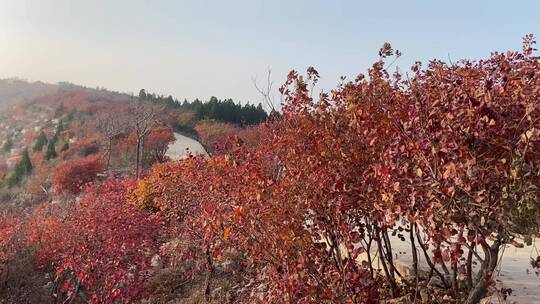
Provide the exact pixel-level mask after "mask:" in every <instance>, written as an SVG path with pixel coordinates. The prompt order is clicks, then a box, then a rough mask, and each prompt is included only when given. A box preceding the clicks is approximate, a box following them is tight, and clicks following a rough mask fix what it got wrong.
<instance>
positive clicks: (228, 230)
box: [223, 226, 231, 240]
mask: <svg viewBox="0 0 540 304" xmlns="http://www.w3.org/2000/svg"><path fill="white" fill-rule="evenodd" d="M230 236H231V226H228V227H225V229H223V239H224V240H228V239H229V237H230Z"/></svg>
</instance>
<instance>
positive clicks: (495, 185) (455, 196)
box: [135, 37, 540, 303]
mask: <svg viewBox="0 0 540 304" xmlns="http://www.w3.org/2000/svg"><path fill="white" fill-rule="evenodd" d="M531 41H532V39H531V37H527V38H526V40H525V47H524V51H523V52H508V53H506V54H499V53H495V54H493V55H492V57H491V58H489V59H487V60H483V61H479V62H468V61H463V62H461V63H460V64H457V65H446V64H444V63H441V62H432V63H430V65H429V66H428V68H427V69H426V70H422V69H421V68H420V66H419V65H415V66H414V67H413V72H414V73H415V75H414V76H413V77H412V78H411V79H407V80H403V79H402V77H401V75H400V74H399V73H396V74H395V75H393V77H391V76H390V75H389V74H388V72H387V71H386V70H385V69H384V60H385V58H386V57H388V56H391V55H392V54H394V51H393V50H392V48H391V47H390V45H388V44H385V46H384V47H383V49H381V51H380V55H381V60H380V61H378V62H376V63H375V64H374V65H373V67H372V68H371V69H370V70H369V75H368V76H364V75H360V76H359V77H357V78H356V79H355V80H354V81H351V82H348V83H345V84H343V85H342V86H340V87H338V88H337V89H336V90H334V91H332V94H331V96H330V95H328V94H324V93H323V94H321V95H320V96H319V100H315V99H314V98H313V97H312V96H311V93H310V92H311V90H310V87H311V85H312V84H314V83H316V82H317V80H318V74H317V72H316V71H315V70H314V69H311V68H310V69H309V70H308V73H307V75H306V76H305V77H303V76H300V75H298V74H297V73H296V72H291V73H290V74H289V77H288V80H287V83H286V84H285V85H284V86H283V87H282V89H281V90H282V93H283V94H284V95H285V98H286V104H285V105H284V107H283V118H282V119H281V120H277V121H276V122H274V123H273V124H272V125H271V128H269V131H270V132H271V136H270V138H271V139H270V140H268V141H266V142H265V144H266V145H264V146H261V147H259V148H257V149H255V150H251V151H250V150H245V149H243V148H242V147H241V146H240V147H236V148H233V151H231V152H229V154H228V155H222V156H216V157H213V158H212V159H209V160H204V159H201V158H194V159H190V160H188V161H186V162H184V163H181V164H177V165H174V166H176V167H174V168H169V169H168V170H163V171H161V172H160V171H159V170H157V171H156V172H151V173H150V175H149V176H148V177H147V178H146V179H145V180H144V181H143V183H141V184H140V185H139V188H138V190H140V191H139V192H138V193H137V191H136V192H135V196H136V197H139V198H141V197H145V199H143V200H142V201H144V202H145V204H144V205H145V206H150V207H151V209H152V208H155V209H157V210H158V211H159V212H163V213H164V214H165V215H169V216H171V217H172V218H173V219H175V221H176V222H177V224H178V225H180V227H181V228H182V229H186V230H187V231H189V233H190V234H192V235H193V236H194V237H196V238H197V239H199V240H204V241H203V242H198V243H195V244H196V246H200V247H198V250H195V252H199V253H201V252H207V253H210V257H211V258H212V259H213V260H214V261H215V260H217V259H218V258H221V259H222V258H224V257H223V254H225V253H227V255H226V256H225V258H230V259H233V258H235V257H234V256H235V255H237V253H241V256H242V258H241V261H242V263H243V265H244V266H245V270H246V273H247V274H249V275H252V276H251V277H250V279H251V280H253V281H255V282H259V283H260V284H258V285H254V286H256V287H255V288H256V291H254V292H253V294H254V295H257V297H258V298H259V299H260V300H263V301H265V302H273V303H283V302H303V303H320V302H333V303H335V302H337V303H349V302H353V303H354V302H358V303H366V302H367V303H370V302H375V301H377V300H378V299H387V298H395V297H397V296H399V295H403V294H406V295H409V296H410V298H411V299H413V298H417V297H419V295H418V294H416V293H417V292H418V290H419V289H421V288H426V287H425V285H426V282H427V281H428V280H430V279H431V277H433V276H437V277H439V279H440V281H441V284H442V286H443V287H442V288H440V289H434V290H431V292H430V295H431V296H432V297H442V296H444V295H446V296H448V297H453V298H455V299H459V301H465V302H466V303H476V302H477V301H479V299H480V298H481V297H482V296H484V295H485V294H486V293H487V292H488V286H489V285H490V284H491V283H492V280H491V277H492V273H493V271H494V269H495V266H496V265H497V262H498V259H499V249H500V248H501V246H502V245H503V244H511V243H513V242H514V240H515V238H517V237H519V236H525V237H526V238H527V237H529V238H530V237H532V236H535V235H537V234H538V233H539V226H538V225H537V223H538V221H537V219H538V217H539V216H540V206H539V205H538V202H539V201H540V194H539V192H538V185H539V184H540V177H539V174H538V172H540V154H538V153H536V152H535V151H537V150H538V149H539V148H540V131H539V130H540V107H539V105H538V100H540V72H539V71H540V63H539V58H538V57H536V56H534V55H533V53H532V51H531V50H532V47H531ZM171 178H173V179H174V180H177V181H179V182H178V183H172V184H167V183H162V182H163V181H167V180H169V179H171ZM178 185H182V186H181V189H182V191H181V192H180V193H176V192H174V191H176V190H177V187H178ZM144 187H145V188H144ZM143 188H144V189H143ZM143 190H144V191H143ZM170 193H176V194H175V195H169V194H170ZM147 194H151V195H149V196H145V195H147ZM141 195H142V196H141ZM135 201H137V200H135ZM139 201H140V200H139ZM185 203H189V204H191V205H190V208H191V209H190V211H189V212H188V213H187V217H184V216H181V217H178V215H177V211H178V210H179V208H180V210H182V209H181V208H183V207H184V206H185ZM180 214H184V213H180ZM197 214H201V215H204V216H195V217H193V218H191V216H190V215H197ZM391 234H396V235H397V236H399V238H402V239H405V238H408V239H409V241H410V242H411V244H412V248H411V252H414V253H416V252H417V248H416V246H415V244H418V245H419V248H418V249H419V250H420V252H419V253H417V254H413V261H414V263H413V265H412V266H413V272H412V276H409V277H405V276H403V274H401V273H400V272H399V271H398V269H397V268H396V263H395V261H394V259H393V255H394V253H393V251H392V242H394V241H392V240H391V238H390V235H391ZM197 244H198V245H197ZM215 244H217V245H215ZM208 248H210V249H211V250H210V251H208ZM223 248H229V249H231V250H223ZM466 248H470V249H469V250H470V251H469V252H470V253H469V254H467V255H465V252H466V250H465V249H466ZM216 249H219V250H216ZM232 249H234V250H232ZM375 252H376V253H377V258H375V257H374V255H373V254H374V253H375ZM235 253H236V254H235ZM368 253H371V255H370V254H368ZM363 254H366V255H367V256H366V257H365V258H366V259H367V261H366V262H362V263H360V262H359V261H358V260H357V258H358V257H360V256H361V255H363ZM419 255H422V258H425V260H427V263H428V265H429V266H430V268H431V274H430V275H429V277H427V276H424V275H422V274H421V273H420V272H418V269H417V267H418V261H419V259H420V257H419ZM480 255H482V256H484V257H485V258H483V259H482V260H477V258H478V256H480ZM199 258H200V259H202V255H201V256H199ZM375 259H377V260H378V262H379V263H380V265H381V269H380V270H377V269H374V268H372V265H373V262H375ZM473 263H478V264H480V267H479V269H475V268H473V267H472V264H473ZM445 273H447V274H448V275H449V276H450V277H452V278H453V279H452V280H448V276H445V275H444V274H445Z"/></svg>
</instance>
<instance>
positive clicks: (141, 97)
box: [139, 89, 147, 100]
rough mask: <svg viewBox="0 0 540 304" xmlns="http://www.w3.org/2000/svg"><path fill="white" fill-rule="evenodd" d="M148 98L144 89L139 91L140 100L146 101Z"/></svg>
mask: <svg viewBox="0 0 540 304" xmlns="http://www.w3.org/2000/svg"><path fill="white" fill-rule="evenodd" d="M146 98H147V96H146V91H145V90H144V89H141V90H140V91H139V99H140V100H146Z"/></svg>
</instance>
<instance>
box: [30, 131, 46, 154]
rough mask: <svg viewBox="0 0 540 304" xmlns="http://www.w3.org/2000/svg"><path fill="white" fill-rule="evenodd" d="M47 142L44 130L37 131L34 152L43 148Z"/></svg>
mask: <svg viewBox="0 0 540 304" xmlns="http://www.w3.org/2000/svg"><path fill="white" fill-rule="evenodd" d="M46 144H47V136H46V135H45V132H43V131H41V133H39V136H38V138H37V139H36V142H35V144H34V148H33V150H34V152H37V151H41V150H43V147H44V146H45V145H46Z"/></svg>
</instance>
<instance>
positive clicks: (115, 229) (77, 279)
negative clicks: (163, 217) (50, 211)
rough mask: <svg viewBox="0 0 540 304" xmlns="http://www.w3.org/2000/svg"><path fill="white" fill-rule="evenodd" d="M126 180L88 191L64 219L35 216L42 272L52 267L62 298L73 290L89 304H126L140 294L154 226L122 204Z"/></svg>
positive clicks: (153, 246) (129, 185)
mask: <svg viewBox="0 0 540 304" xmlns="http://www.w3.org/2000/svg"><path fill="white" fill-rule="evenodd" d="M133 185H134V182H133V181H132V180H124V181H118V180H107V181H105V182H104V183H103V184H102V185H100V186H93V187H92V188H90V189H89V190H88V192H87V194H86V195H85V196H84V198H83V199H82V201H81V202H80V203H79V204H77V205H73V206H72V207H70V208H69V210H68V212H67V213H66V214H65V215H64V216H65V217H64V218H61V217H59V215H58V214H56V215H47V214H46V213H37V218H36V221H35V223H34V224H33V226H32V238H31V241H32V242H34V243H38V244H41V245H40V246H39V247H38V258H39V261H40V263H41V265H42V266H45V267H50V266H52V267H53V269H54V272H55V279H56V281H58V282H59V283H60V284H61V286H62V288H63V289H64V291H65V292H66V293H67V296H68V298H71V297H76V296H77V293H78V291H79V290H84V291H85V292H87V293H88V294H90V296H91V302H92V303H118V302H121V303H128V302H131V301H133V300H135V299H138V298H140V297H141V296H142V295H143V294H144V286H145V283H146V282H147V280H148V278H149V276H150V272H149V270H150V268H151V266H150V260H151V257H152V255H153V254H155V253H156V252H157V251H158V243H157V238H158V235H159V231H160V228H159V223H158V222H156V221H155V220H153V219H151V218H150V217H148V215H147V214H145V213H144V212H141V211H139V210H137V209H136V208H134V207H133V206H130V205H129V204H127V200H126V195H127V193H128V191H130V189H132V187H133Z"/></svg>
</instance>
